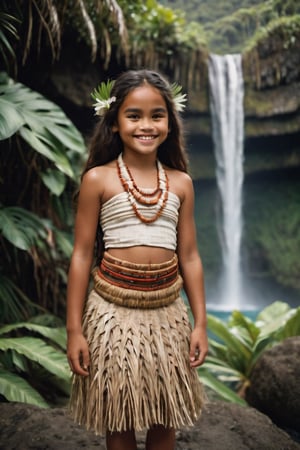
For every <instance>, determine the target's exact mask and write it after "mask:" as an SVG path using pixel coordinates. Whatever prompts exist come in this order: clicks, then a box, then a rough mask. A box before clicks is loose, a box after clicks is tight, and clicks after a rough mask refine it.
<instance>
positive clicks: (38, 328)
mask: <svg viewBox="0 0 300 450" xmlns="http://www.w3.org/2000/svg"><path fill="white" fill-rule="evenodd" d="M21 328H24V329H26V330H29V331H33V332H35V333H38V334H40V335H42V336H44V337H46V338H47V339H49V340H50V341H53V342H55V343H56V344H57V345H59V346H60V347H61V348H62V349H63V350H66V342H67V336H66V329H65V327H57V328H51V327H45V326H43V325H38V324H36V323H30V322H20V323H16V324H11V325H4V326H2V327H1V328H0V335H3V334H7V333H10V332H11V331H15V330H18V329H21Z"/></svg>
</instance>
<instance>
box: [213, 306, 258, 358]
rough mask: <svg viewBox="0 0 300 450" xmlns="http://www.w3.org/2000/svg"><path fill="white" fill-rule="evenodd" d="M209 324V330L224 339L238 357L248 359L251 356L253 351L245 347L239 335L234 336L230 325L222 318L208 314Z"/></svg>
mask: <svg viewBox="0 0 300 450" xmlns="http://www.w3.org/2000/svg"><path fill="white" fill-rule="evenodd" d="M207 324H208V328H209V330H210V331H211V332H212V333H214V334H215V335H216V336H217V337H219V338H220V339H222V340H223V341H224V343H225V344H226V346H227V347H228V349H229V350H231V351H232V352H234V353H235V354H236V355H237V357H240V358H246V359H249V358H250V357H251V352H250V351H249V350H248V349H247V348H245V346H244V345H243V344H242V343H241V342H240V340H239V339H238V337H236V336H234V335H233V334H232V332H231V331H230V329H229V328H228V326H226V325H225V324H224V323H223V322H222V321H221V320H220V319H218V318H217V317H214V316H212V315H211V314H207Z"/></svg>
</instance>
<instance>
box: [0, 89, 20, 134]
mask: <svg viewBox="0 0 300 450" xmlns="http://www.w3.org/2000/svg"><path fill="white" fill-rule="evenodd" d="M24 124H25V120H24V118H23V116H22V115H21V114H19V112H18V111H16V108H15V107H14V106H13V105H12V104H11V103H10V102H7V101H5V100H3V98H1V97H0V141H3V140H4V139H8V138H10V137H11V136H13V135H14V134H15V133H16V132H17V131H18V130H19V129H20V128H21V127H22V126H23V125H24Z"/></svg>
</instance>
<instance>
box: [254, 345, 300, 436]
mask: <svg viewBox="0 0 300 450" xmlns="http://www.w3.org/2000/svg"><path fill="white" fill-rule="evenodd" d="M299 361H300V336H296V337H292V338H288V339H285V340H284V341H282V342H281V343H280V344H278V345H276V346H275V347H273V348H271V349H270V350H267V351H266V352H264V354H263V355H262V356H261V357H260V359H259V360H258V361H257V363H256V366H255V367H254V369H253V371H252V374H251V378H250V382H251V384H250V387H249V389H248V391H247V397H246V398H247V401H248V402H249V404H250V405H252V406H254V407H255V408H257V409H258V410H260V411H261V412H263V413H264V414H267V415H268V416H269V417H270V418H271V419H272V420H273V421H274V422H275V423H277V424H278V425H279V426H282V427H288V428H293V429H295V430H298V431H299V430H300V364H299Z"/></svg>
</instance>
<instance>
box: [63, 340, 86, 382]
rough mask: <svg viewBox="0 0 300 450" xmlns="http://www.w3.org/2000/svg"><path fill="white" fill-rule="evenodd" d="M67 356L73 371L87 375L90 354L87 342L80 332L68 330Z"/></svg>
mask: <svg viewBox="0 0 300 450" xmlns="http://www.w3.org/2000/svg"><path fill="white" fill-rule="evenodd" d="M67 357H68V361H69V366H70V369H71V370H72V372H73V373H76V374H77V375H82V376H85V377H86V376H88V374H89V370H88V369H89V365H90V355H89V349H88V344H87V341H86V339H85V337H84V336H83V334H82V333H80V332H68V346H67Z"/></svg>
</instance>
